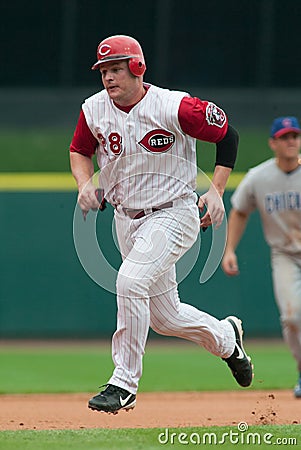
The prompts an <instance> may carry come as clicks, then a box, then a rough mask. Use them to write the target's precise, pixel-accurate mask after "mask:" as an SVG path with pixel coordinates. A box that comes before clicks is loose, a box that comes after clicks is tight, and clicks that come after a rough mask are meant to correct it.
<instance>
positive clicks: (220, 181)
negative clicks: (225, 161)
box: [212, 165, 232, 197]
mask: <svg viewBox="0 0 301 450" xmlns="http://www.w3.org/2000/svg"><path fill="white" fill-rule="evenodd" d="M231 172H232V169H231V168H230V167H224V166H218V165H217V166H215V169H214V172H213V177H212V188H214V189H216V191H217V192H218V193H219V195H220V196H221V197H222V196H223V194H224V192H225V189H226V185H227V181H228V179H229V176H230V173H231Z"/></svg>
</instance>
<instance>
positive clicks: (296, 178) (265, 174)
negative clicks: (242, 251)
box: [231, 158, 301, 254]
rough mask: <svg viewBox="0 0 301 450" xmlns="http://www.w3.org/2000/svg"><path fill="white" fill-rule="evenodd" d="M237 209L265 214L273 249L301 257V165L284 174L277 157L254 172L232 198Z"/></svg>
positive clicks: (265, 228) (265, 233) (243, 181)
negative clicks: (278, 164)
mask: <svg viewBox="0 0 301 450" xmlns="http://www.w3.org/2000/svg"><path fill="white" fill-rule="evenodd" d="M231 202H232V206H233V208H235V209H237V210H239V211H242V212H246V213H250V212H252V211H253V210H254V209H255V208H257V209H258V210H259V213H260V215H261V219H262V224H263V230H264V235H265V238H266V241H267V243H268V244H269V245H270V246H271V248H272V249H278V250H280V251H282V252H285V253H292V254H301V166H299V167H298V168H297V169H296V170H294V171H293V172H290V173H285V172H283V171H282V170H281V169H280V168H279V167H278V166H277V164H276V160H275V158H272V159H269V160H268V161H265V162H264V163H262V164H260V165H258V166H257V167H255V168H253V169H251V170H250V171H249V172H248V173H247V175H246V176H245V177H244V179H243V180H242V182H241V183H240V185H239V186H238V187H237V189H236V191H235V192H234V194H233V196H232V198H231Z"/></svg>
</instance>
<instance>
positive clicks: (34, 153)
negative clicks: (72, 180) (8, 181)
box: [0, 128, 272, 172]
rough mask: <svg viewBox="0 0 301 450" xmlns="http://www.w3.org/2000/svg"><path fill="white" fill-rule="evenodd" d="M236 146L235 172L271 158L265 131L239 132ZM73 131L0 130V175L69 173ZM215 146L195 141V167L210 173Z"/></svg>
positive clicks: (241, 130)
mask: <svg viewBox="0 0 301 450" xmlns="http://www.w3.org/2000/svg"><path fill="white" fill-rule="evenodd" d="M239 133H240V146H239V154H238V157H237V163H236V166H235V170H236V171H246V170H247V169H248V168H249V167H252V166H254V165H256V164H258V163H259V162H261V161H263V160H264V159H266V158H269V157H271V156H272V152H271V150H270V149H269V148H268V145H267V139H268V130H262V129H239ZM72 135H73V130H69V129H68V130H61V129H34V128H32V129H26V130H7V129H0V148H1V149H2V150H1V164H0V171H1V172H69V171H70V167H69V153H68V152H69V145H70V141H71V139H72ZM214 161H215V146H214V145H213V144H207V143H199V142H198V165H199V167H200V168H201V169H202V170H204V171H205V172H207V171H209V172H210V171H212V169H213V167H214Z"/></svg>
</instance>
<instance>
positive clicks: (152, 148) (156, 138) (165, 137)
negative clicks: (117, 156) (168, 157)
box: [139, 128, 176, 153]
mask: <svg viewBox="0 0 301 450" xmlns="http://www.w3.org/2000/svg"><path fill="white" fill-rule="evenodd" d="M175 141H176V138H175V135H174V134H172V133H171V132H170V131H167V130H163V129H159V128H157V129H156V130H152V131H149V132H148V133H147V134H146V135H145V136H144V138H143V139H142V140H141V141H140V142H139V144H140V145H141V146H142V147H143V148H145V150H147V151H148V152H152V153H164V152H167V151H168V150H169V149H170V148H171V147H172V146H173V144H174V143H175Z"/></svg>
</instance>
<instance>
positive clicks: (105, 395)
mask: <svg viewBox="0 0 301 450" xmlns="http://www.w3.org/2000/svg"><path fill="white" fill-rule="evenodd" d="M106 386H107V387H106V388H105V389H104V390H103V391H101V392H100V393H99V394H97V395H95V397H93V398H91V400H89V403H88V408H90V409H93V410H96V411H104V412H106V413H111V414H117V413H118V411H120V410H121V409H125V410H126V411H128V410H129V409H133V408H134V407H135V405H136V395H134V394H131V393H130V392H128V391H126V390H125V389H122V388H121V387H118V386H114V385H113V384H107V385H106Z"/></svg>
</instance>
